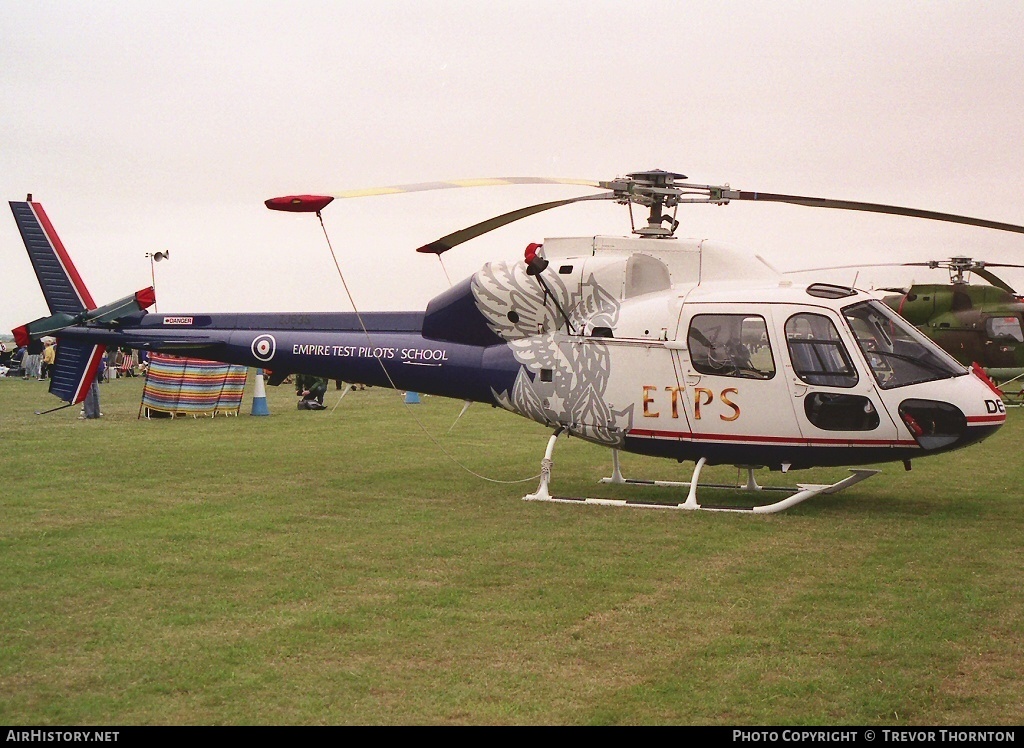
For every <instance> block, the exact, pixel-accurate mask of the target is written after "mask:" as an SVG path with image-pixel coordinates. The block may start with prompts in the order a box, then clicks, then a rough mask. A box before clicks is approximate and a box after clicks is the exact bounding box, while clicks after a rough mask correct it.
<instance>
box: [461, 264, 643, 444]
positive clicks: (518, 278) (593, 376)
mask: <svg viewBox="0 0 1024 748" xmlns="http://www.w3.org/2000/svg"><path fill="white" fill-rule="evenodd" d="M472 289H473V298H474V299H475V301H476V305H477V308H478V309H479V311H480V313H481V314H483V316H484V318H485V319H486V320H487V325H488V327H490V329H491V330H492V331H494V333H495V334H496V335H498V337H500V338H501V339H502V340H504V341H506V342H507V343H508V346H509V348H510V349H511V351H512V354H513V355H514V356H515V359H516V361H518V362H519V363H520V364H521V368H520V369H519V373H518V374H517V375H516V379H515V384H513V386H512V391H511V393H510V392H508V391H503V392H493V390H492V392H493V394H494V399H495V401H496V402H497V403H498V404H499V405H501V406H502V407H503V408H505V409H506V410H510V411H512V412H513V413H517V414H519V415H521V416H525V417H526V418H530V419H532V420H534V421H537V422H538V423H543V424H545V425H555V424H564V425H565V427H566V429H567V430H568V431H569V433H571V434H573V435H575V436H578V437H581V438H583V439H587V440H588V441H592V442H596V443H598V444H603V445H605V446H609V447H621V446H622V444H623V436H624V434H625V433H626V432H628V431H629V429H630V428H631V427H632V425H633V405H632V404H629V405H627V406H626V407H625V408H622V409H618V410H617V409H616V408H615V406H614V404H610V403H608V402H606V400H605V398H606V395H607V389H608V377H609V362H610V358H609V353H608V348H607V346H606V345H604V344H602V343H600V342H595V341H586V343H585V342H584V341H581V340H579V339H570V338H569V336H568V335H564V334H562V333H561V330H565V331H566V332H567V333H571V332H572V331H574V330H583V329H586V328H589V329H614V327H615V325H616V323H617V322H618V317H619V306H620V305H619V300H618V299H616V298H614V297H613V296H611V294H609V293H608V292H607V291H606V290H605V289H604V288H602V287H601V286H600V285H599V284H598V283H597V281H596V279H595V278H594V276H593V275H591V276H590V277H589V278H588V279H587V280H586V281H585V282H584V283H583V284H581V286H580V290H579V291H575V292H574V291H570V290H569V288H568V287H567V286H566V285H565V283H564V282H563V280H562V276H560V275H551V276H550V277H549V278H548V279H547V281H546V282H545V284H544V285H543V286H542V285H541V284H539V283H538V282H537V280H536V278H534V277H530V276H529V275H528V274H527V267H526V265H524V264H523V263H522V262H517V263H512V264H509V263H505V262H500V263H496V262H491V263H488V264H487V265H485V266H484V267H483V269H481V270H480V271H478V272H477V273H475V274H474V275H473V278H472ZM563 314H564V316H563Z"/></svg>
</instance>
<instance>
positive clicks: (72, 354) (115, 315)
mask: <svg viewBox="0 0 1024 748" xmlns="http://www.w3.org/2000/svg"><path fill="white" fill-rule="evenodd" d="M10 206H11V212H12V213H14V220H15V222H16V223H17V224H18V230H19V231H20V232H21V238H22V240H23V241H24V242H25V249H26V250H28V256H29V259H30V260H31V261H32V268H33V269H34V270H35V272H36V277H37V278H38V279H39V285H40V287H41V288H42V290H43V296H44V297H45V298H46V304H47V306H49V308H50V316H49V317H46V318H41V319H37V320H36V321H34V322H30V323H28V324H27V325H22V326H21V327H19V328H17V329H16V330H14V338H15V340H16V341H17V343H18V345H27V344H28V342H29V341H31V340H38V339H39V338H41V337H43V336H44V335H56V336H57V339H58V342H57V357H56V361H55V363H54V369H53V377H52V379H51V380H50V392H51V393H52V394H54V395H56V396H57V397H59V398H60V399H61V400H64V401H65V402H69V403H72V404H74V403H79V402H81V401H82V400H84V399H85V396H86V395H87V394H88V392H89V388H90V387H91V386H92V383H93V382H94V381H95V379H96V373H97V371H98V370H99V365H100V360H101V359H102V358H103V352H104V350H105V347H104V346H103V345H96V344H93V343H86V342H82V341H78V340H61V339H60V331H61V330H63V329H64V328H65V327H70V326H72V325H80V324H86V323H90V322H91V323H94V324H104V323H109V322H115V321H117V320H118V319H120V318H122V317H124V316H127V315H129V314H134V313H136V312H138V311H140V310H142V309H145V308H146V307H148V306H151V305H152V304H153V303H154V301H155V300H156V298H155V295H154V294H153V289H152V288H147V289H143V290H142V291H139V292H138V293H136V294H134V295H132V296H126V297H125V298H123V299H119V300H118V301H115V302H113V303H111V304H107V305H105V306H103V307H99V308H97V306H96V302H94V301H93V299H92V295H91V294H90V293H89V289H88V288H86V287H85V283H84V282H83V281H82V277H81V276H80V275H79V274H78V270H77V269H76V268H75V264H74V263H73V262H72V261H71V257H70V255H68V253H67V250H66V249H64V244H63V243H62V242H61V240H60V237H59V236H57V232H56V231H55V230H54V228H53V224H51V223H50V219H49V218H48V217H47V215H46V211H44V210H43V206H42V205H40V204H39V203H35V202H32V199H31V196H29V200H28V201H27V202H11V203H10Z"/></svg>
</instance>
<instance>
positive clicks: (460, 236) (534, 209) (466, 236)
mask: <svg viewBox="0 0 1024 748" xmlns="http://www.w3.org/2000/svg"><path fill="white" fill-rule="evenodd" d="M615 199H616V195H615V193H614V192H607V193H602V194H600V195H584V196H583V197H571V198H569V199H568V200H554V201H552V202H550V203H539V204H538V205H530V206H527V207H525V208H519V209H518V210H513V211H512V212H510V213H505V214H503V215H500V216H495V217H494V218H488V219H487V220H486V221H481V222H480V223H477V224H474V225H473V226H469V227H467V228H464V229H460V230H458V231H455V232H453V233H451V234H448V235H447V236H442V237H441V238H440V239H437V240H436V241H432V242H430V244H424V245H423V246H422V247H419V248H417V250H416V251H417V252H423V253H433V254H436V255H439V254H442V253H444V252H447V251H448V250H449V249H451V248H452V247H457V246H459V245H460V244H462V243H464V242H468V241H469V240H470V239H475V238H476V237H478V236H480V235H482V234H486V233H487V232H488V231H494V229H498V228H501V227H502V226H505V225H507V224H510V223H512V222H513V221H518V220H519V219H520V218H526V217H527V216H532V215H534V214H535V213H541V212H543V211H545V210H551V209H552V208H559V207H561V206H563V205H569V204H571V203H580V202H584V201H586V200H615Z"/></svg>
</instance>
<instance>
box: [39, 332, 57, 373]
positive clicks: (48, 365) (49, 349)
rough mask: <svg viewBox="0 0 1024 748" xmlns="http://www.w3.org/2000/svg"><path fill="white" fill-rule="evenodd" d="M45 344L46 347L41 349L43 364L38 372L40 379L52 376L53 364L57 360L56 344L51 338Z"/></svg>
mask: <svg viewBox="0 0 1024 748" xmlns="http://www.w3.org/2000/svg"><path fill="white" fill-rule="evenodd" d="M45 345H46V347H45V348H44V349H43V365H42V368H41V369H40V372H39V379H40V380H42V379H52V378H53V364H54V362H55V361H56V360H57V344H56V343H54V342H53V341H52V340H48V341H46V343H45Z"/></svg>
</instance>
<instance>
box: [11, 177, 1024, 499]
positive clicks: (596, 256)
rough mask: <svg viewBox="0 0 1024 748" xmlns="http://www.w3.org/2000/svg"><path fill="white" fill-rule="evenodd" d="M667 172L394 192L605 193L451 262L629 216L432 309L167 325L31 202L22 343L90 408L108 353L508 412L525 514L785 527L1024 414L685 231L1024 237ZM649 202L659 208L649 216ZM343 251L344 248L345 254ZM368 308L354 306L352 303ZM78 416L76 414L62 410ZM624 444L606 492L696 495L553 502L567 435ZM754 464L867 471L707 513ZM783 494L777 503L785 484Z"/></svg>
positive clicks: (910, 330) (833, 288)
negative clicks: (832, 211) (538, 446)
mask: <svg viewBox="0 0 1024 748" xmlns="http://www.w3.org/2000/svg"><path fill="white" fill-rule="evenodd" d="M686 179H687V177H686V176H685V175H682V174H678V173H674V172H667V171H662V170H660V169H655V170H650V171H640V172H633V173H629V174H626V175H625V176H624V177H617V178H615V179H613V180H611V181H600V182H589V181H582V180H547V179H541V178H532V177H527V178H504V179H499V180H474V181H473V182H471V183H458V182H444V183H426V184H419V185H404V186H398V187H389V188H384V189H383V190H381V191H379V192H378V193H377V194H382V193H392V192H403V191H418V190H426V189H447V188H452V187H462V186H477V185H482V184H487V185H490V184H550V183H562V182H566V183H569V184H575V185H587V186H592V187H595V188H597V189H600V190H601V191H600V192H598V193H595V194H590V195H584V196H582V197H573V198H568V199H564V200H555V201H550V202H546V203H540V204H537V205H531V206H527V207H524V208H520V209H518V210H514V211H511V212H508V213H505V214H502V215H499V216H495V217H493V218H489V219H487V220H485V221H482V222H480V223H477V224H474V225H473V226H470V227H467V228H464V229H460V230H458V231H456V232H453V233H451V234H448V235H446V236H444V237H441V238H440V239H437V240H436V241H433V242H430V243H428V244H425V245H423V246H421V247H419V249H418V250H417V251H419V252H422V253H433V254H438V255H440V254H442V253H444V252H447V251H449V250H451V249H452V248H454V247H456V246H458V245H460V244H462V243H463V242H466V241H469V240H471V239H473V238H475V237H478V236H480V235H482V234H484V233H487V232H489V231H492V230H494V229H496V228H498V227H500V226H504V225H507V224H509V223H511V222H513V221H516V220H519V219H522V218H525V217H527V216H530V215H534V214H536V213H539V212H541V211H545V210H550V209H553V208H557V207H561V206H565V205H569V204H572V203H575V202H580V201H598V200H607V201H611V202H615V203H617V204H619V205H623V206H626V207H628V208H629V213H630V223H631V226H632V235H631V236H627V237H622V236H619V237H613V236H587V237H577V238H558V237H556V238H546V239H544V241H543V242H538V243H531V244H529V245H528V246H527V247H526V248H525V251H524V255H523V259H522V260H518V261H515V262H509V261H496V262H489V263H487V264H485V265H484V267H482V268H481V269H480V270H479V271H477V272H476V273H474V274H473V275H472V276H471V277H469V278H467V279H465V280H463V281H462V282H460V283H457V284H455V285H453V286H452V287H451V288H450V289H448V290H447V291H445V292H443V293H441V294H439V295H438V296H436V297H435V298H434V299H432V300H431V301H430V302H429V304H428V305H427V307H426V309H425V310H424V311H420V312H359V311H355V312H338V313H308V314H291V313H289V314H276V313H252V314H246V313H231V314H228V313H180V312H179V313H175V314H157V313H148V312H147V308H148V307H149V306H151V305H153V304H154V302H155V295H154V293H153V289H152V288H147V289H143V290H141V291H139V292H137V293H135V294H133V295H130V296H126V297H124V298H123V299H120V300H118V301H115V302H112V303H110V304H107V305H104V306H102V307H97V305H96V304H95V303H94V302H93V300H92V297H91V296H90V295H89V293H88V290H87V289H86V287H85V285H84V283H83V282H82V279H81V277H80V276H79V274H78V273H77V271H76V270H75V268H74V265H73V263H72V262H71V258H70V256H69V254H68V252H67V251H66V249H65V248H64V247H63V245H62V244H61V242H60V239H59V238H58V237H57V234H56V232H55V231H54V229H53V226H52V224H51V223H50V221H49V218H48V217H47V216H46V213H45V211H44V210H43V208H42V205H41V204H39V203H37V202H33V201H32V200H31V196H29V199H28V200H27V201H24V202H11V203H10V206H11V209H12V212H13V214H14V217H15V221H16V223H17V224H18V227H19V229H20V231H21V234H22V238H23V240H24V243H25V246H26V249H27V251H28V253H29V256H30V258H31V260H32V263H33V267H34V268H35V271H36V274H37V277H38V278H39V281H40V284H41V286H42V290H43V294H44V297H45V298H46V301H47V303H48V305H49V308H50V316H48V317H44V318H40V319H38V320H36V321H35V322H32V323H29V324H28V325H24V326H22V327H20V328H18V329H17V330H15V331H14V332H15V337H16V339H18V340H19V342H20V341H21V340H27V339H30V338H36V337H40V336H42V335H54V336H56V337H57V339H58V344H57V345H58V348H57V361H56V365H55V370H54V377H53V380H52V383H51V385H50V392H51V393H53V394H54V395H56V396H58V397H60V398H61V399H63V400H64V401H66V402H67V403H68V404H73V403H76V402H79V401H80V400H81V399H83V398H84V397H85V391H86V390H87V389H88V387H89V385H90V383H91V382H92V380H93V379H94V378H95V374H96V367H97V366H98V360H99V356H101V355H102V352H103V348H104V347H105V346H126V347H130V348H137V349H144V350H150V351H162V352H167V353H172V354H180V355H188V356H192V357H197V358H204V359H209V360H216V361H223V362H228V363H235V364H241V365H245V366H250V367H256V368H260V369H267V370H269V371H270V372H271V374H270V378H269V380H268V383H269V384H271V385H274V384H280V383H281V381H283V380H284V379H285V378H286V377H287V376H288V375H290V374H293V373H302V374H312V375H317V376H321V377H326V378H330V379H339V380H344V381H346V382H352V383H361V384H366V385H373V386H383V387H391V388H394V389H398V390H408V391H415V392H417V393H424V394H432V395H440V396H444V397H450V398H457V399H460V400H464V401H467V402H481V403H487V404H490V405H492V406H497V407H501V408H504V409H505V410H508V411H510V412H512V413H514V414H516V415H519V416H522V417H525V418H528V419H531V420H533V421H536V422H538V423H541V424H544V425H545V426H548V427H550V428H551V429H552V430H553V433H552V434H551V436H550V437H549V438H548V442H547V445H546V448H545V452H544V457H543V459H542V461H541V474H540V482H539V485H538V487H537V490H536V491H535V492H533V493H531V494H528V495H526V496H524V497H523V498H524V499H526V500H533V501H555V502H584V503H596V504H618V505H629V506H637V507H652V508H665V507H668V508H677V509H683V510H711V511H742V512H752V513H755V514H761V513H774V512H778V511H782V510H785V509H788V508H790V507H792V506H795V505H796V504H799V503H801V502H803V501H806V500H808V499H810V498H813V497H815V496H819V495H828V494H834V493H837V492H839V491H842V490H844V489H846V488H849V487H850V486H852V485H854V484H856V483H859V482H861V481H863V480H865V479H867V478H869V477H871V476H872V475H874V474H876V473H877V472H878V470H876V469H870V468H864V467H862V466H864V465H873V464H877V463H885V462H902V463H903V464H904V466H905V468H906V469H910V465H911V460H914V459H918V458H921V457H925V456H928V455H932V454H940V453H943V452H947V451H950V450H953V449H959V448H961V447H965V446H968V445H970V444H973V443H975V442H979V441H981V440H983V439H985V438H986V437H988V436H990V435H991V434H993V433H994V432H995V431H996V430H997V429H999V428H1000V427H1001V426H1002V425H1003V423H1004V422H1005V420H1006V409H1005V405H1004V402H1003V399H1002V396H1001V393H1000V392H999V390H998V389H997V388H996V387H995V385H994V384H993V383H992V381H991V380H990V379H989V378H988V377H987V376H986V375H985V374H984V372H983V371H981V370H980V369H979V368H977V367H975V368H974V369H969V368H967V367H966V366H964V365H963V364H961V363H959V362H958V361H957V360H956V359H955V358H954V357H952V356H950V355H949V354H948V353H946V352H945V351H943V350H942V349H941V348H940V347H939V346H937V345H936V344H935V343H934V342H933V341H932V340H930V339H929V338H928V337H927V336H926V335H924V334H923V333H922V332H920V331H919V330H918V329H916V328H915V327H914V325H912V324H910V323H909V322H907V321H906V320H905V319H903V318H902V317H901V316H899V315H898V314H896V313H895V312H894V311H893V310H892V309H890V308H889V307H888V306H886V305H885V304H883V303H881V302H880V301H879V300H878V299H877V298H875V297H874V296H872V295H871V294H869V293H867V292H865V291H861V290H857V289H855V288H851V287H846V286H841V285H833V284H828V283H807V284H796V283H794V282H793V281H792V280H789V279H786V278H783V277H781V275H780V274H779V273H778V272H777V271H775V270H774V269H773V268H772V267H771V266H770V265H769V264H768V263H767V262H766V261H764V260H762V259H761V258H760V257H758V256H756V255H753V256H752V255H750V254H748V253H744V252H741V251H738V250H735V249H733V248H731V247H727V246H725V245H721V244H717V243H714V242H711V241H707V240H696V239H682V238H677V237H676V236H675V234H676V230H677V228H678V226H679V223H680V222H679V220H678V218H677V213H678V209H679V207H680V206H681V205H684V204H689V203H705V204H717V205H726V204H728V203H729V202H731V201H742V200H748V201H763V202H784V203H791V204H797V205H805V206H809V207H826V208H836V209H843V210H860V211H869V212H877V213H890V214H895V215H904V216H911V217H918V218H927V219H932V220H941V221H950V222H955V223H962V224H967V225H974V226H980V227H985V228H992V229H998V230H1005V231H1013V232H1017V233H1024V227H1022V226H1016V225H1013V224H1005V223H998V222H994V221H988V220H984V219H978V218H971V217H966V216H957V215H953V214H946V213H937V212H933V211H924V210H918V209H912V208H902V207H898V206H890V205H880V204H874V203H862V202H853V201H843V200H832V199H826V198H817V197H803V196H796V195H779V194H774V193H760V192H745V191H741V190H734V189H732V188H731V187H729V186H728V185H724V186H715V185H704V184H694V183H690V182H687V181H685V180H686ZM366 194H374V192H372V191H358V192H353V193H343V194H341V195H338V196H332V195H290V196H283V197H277V198H271V199H269V200H267V201H266V206H267V207H268V208H270V209H272V210H280V211H289V212H304V213H314V214H316V216H317V218H319V219H320V221H321V224H322V222H323V218H322V215H321V211H322V210H323V209H324V208H326V207H327V206H328V205H329V204H330V203H331V202H332V201H333V200H334V199H335V197H342V198H344V197H355V196H359V195H366ZM634 206H639V207H640V208H641V209H646V210H647V213H648V215H647V219H646V223H638V222H637V221H635V220H634V216H633V210H634ZM332 251H333V250H332ZM353 306H354V305H353ZM63 407H66V406H63ZM562 435H568V436H574V437H577V438H580V439H583V440H585V441H587V442H591V443H594V444H598V445H601V446H603V447H607V448H609V449H610V450H611V454H612V475H611V476H610V477H607V478H605V479H603V480H604V482H611V483H629V484H635V485H651V484H654V485H669V486H678V487H682V488H686V489H688V492H687V495H686V498H685V500H683V501H681V502H678V503H676V504H665V503H651V502H646V501H642V500H640V501H633V500H627V501H619V500H608V499H601V498H583V499H579V498H573V497H564V496H558V495H556V494H553V493H552V491H551V480H552V468H553V464H554V463H553V453H554V448H555V445H556V442H557V439H558V438H559V437H560V436H562ZM620 452H628V453H635V454H641V455H649V456H655V457H663V458H667V459H671V460H676V461H677V462H680V463H681V462H684V461H692V462H693V463H694V468H693V472H692V475H691V476H690V480H689V481H651V480H643V479H632V478H625V477H623V475H622V471H621V469H620V463H619V454H620ZM720 464H725V465H735V466H737V467H738V468H740V469H743V470H746V471H747V477H746V483H745V484H738V485H736V486H734V488H737V489H739V490H741V491H745V492H749V493H750V495H752V496H757V495H761V494H760V493H759V492H760V491H762V487H761V486H759V485H758V483H757V480H756V479H755V477H754V471H755V470H757V469H762V468H767V469H769V470H771V471H782V472H783V473H789V472H790V471H797V470H802V469H807V468H814V467H837V466H844V467H850V466H852V467H851V470H850V472H851V474H850V475H849V476H848V477H846V478H844V479H842V480H840V481H837V482H836V483H833V484H828V485H824V484H797V485H796V486H795V487H793V488H791V489H785V490H786V491H787V492H789V493H790V495H788V496H786V497H784V498H781V499H779V500H777V501H771V502H770V503H753V502H751V503H750V504H749V505H745V506H742V507H737V506H729V507H723V506H712V505H709V504H705V503H702V502H700V501H699V500H698V497H697V491H698V487H699V486H701V485H707V486H710V485H711V484H701V481H700V474H701V470H702V468H703V467H704V466H705V465H720ZM764 490H767V489H766V488H765V489H764Z"/></svg>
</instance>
